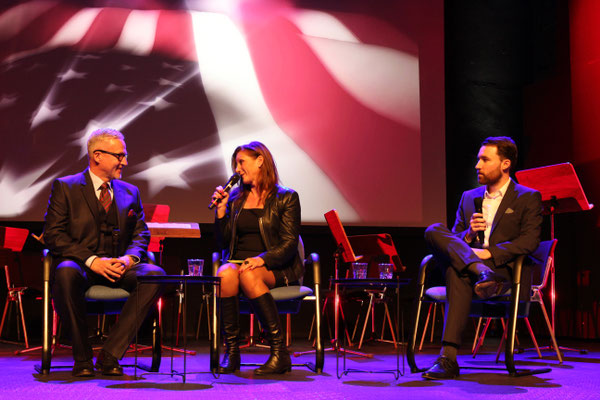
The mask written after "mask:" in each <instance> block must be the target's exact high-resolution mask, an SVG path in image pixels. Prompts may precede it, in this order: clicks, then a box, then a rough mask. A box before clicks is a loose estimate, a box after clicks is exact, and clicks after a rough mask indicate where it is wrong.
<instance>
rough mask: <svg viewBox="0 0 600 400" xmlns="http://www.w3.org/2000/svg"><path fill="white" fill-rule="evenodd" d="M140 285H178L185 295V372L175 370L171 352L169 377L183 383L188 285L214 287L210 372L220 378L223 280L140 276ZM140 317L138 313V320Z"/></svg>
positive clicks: (185, 341)
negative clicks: (220, 314)
mask: <svg viewBox="0 0 600 400" xmlns="http://www.w3.org/2000/svg"><path fill="white" fill-rule="evenodd" d="M137 284H138V285H165V284H176V285H179V290H181V291H182V293H183V350H184V351H183V372H178V371H177V370H175V369H174V368H173V350H171V372H170V373H169V374H167V375H171V376H172V375H179V376H181V377H182V378H183V383H185V379H186V374H187V357H186V356H187V353H186V351H185V350H186V347H187V335H186V329H187V312H186V311H187V310H186V307H187V287H188V285H190V284H192V285H198V284H201V285H209V286H212V287H213V290H212V297H213V306H212V310H211V319H212V328H211V329H212V337H211V340H210V372H211V373H212V374H213V376H214V377H215V378H218V377H219V374H218V369H219V329H218V328H219V320H218V317H217V301H219V300H220V298H221V278H219V277H214V276H189V275H158V276H138V278H137ZM137 310H138V299H137V297H136V311H137ZM138 315H139V313H138V312H136V318H137V316H138ZM137 342H138V336H137V333H136V335H135V344H136V347H137ZM137 368H138V361H137V352H136V353H135V370H134V376H135V377H136V378H137ZM146 374H161V373H158V372H145V373H143V374H141V375H146Z"/></svg>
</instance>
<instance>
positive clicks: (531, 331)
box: [525, 317, 542, 358]
mask: <svg viewBox="0 0 600 400" xmlns="http://www.w3.org/2000/svg"><path fill="white" fill-rule="evenodd" d="M525 325H527V330H528V331H529V336H530V337H531V341H532V342H533V346H534V347H535V351H536V352H537V353H538V357H539V358H542V352H541V351H540V346H538V342H537V340H535V335H534V333H533V329H531V324H530V323H529V318H528V317H525Z"/></svg>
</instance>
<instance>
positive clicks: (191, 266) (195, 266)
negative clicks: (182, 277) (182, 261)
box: [187, 258, 204, 276]
mask: <svg viewBox="0 0 600 400" xmlns="http://www.w3.org/2000/svg"><path fill="white" fill-rule="evenodd" d="M187 262H188V275H189V276H202V272H203V270H204V260H202V259H199V258H190V259H188V260H187Z"/></svg>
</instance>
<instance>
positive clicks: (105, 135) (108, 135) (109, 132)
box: [87, 128, 125, 158]
mask: <svg viewBox="0 0 600 400" xmlns="http://www.w3.org/2000/svg"><path fill="white" fill-rule="evenodd" d="M110 139H118V140H122V141H123V142H125V137H124V136H123V134H122V133H121V132H119V131H118V130H116V129H111V128H101V129H96V130H95V131H94V132H92V133H91V135H90V137H89V138H88V142H87V151H88V157H89V158H92V155H93V154H94V151H95V150H96V149H98V143H100V142H102V141H105V140H110Z"/></svg>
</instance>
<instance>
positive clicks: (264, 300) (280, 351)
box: [250, 293, 292, 375]
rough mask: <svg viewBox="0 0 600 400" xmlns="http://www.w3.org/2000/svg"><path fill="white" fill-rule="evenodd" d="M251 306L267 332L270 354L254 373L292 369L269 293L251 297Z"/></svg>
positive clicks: (273, 372) (277, 315)
mask: <svg viewBox="0 0 600 400" xmlns="http://www.w3.org/2000/svg"><path fill="white" fill-rule="evenodd" d="M250 302H251V303H252V308H253V309H254V312H255V313H256V316H257V317H258V320H259V321H260V324H261V325H262V327H263V329H264V330H265V331H266V333H267V339H268V341H269V345H270V346H271V356H270V357H269V359H268V360H267V362H266V363H265V364H264V365H263V366H262V367H260V368H258V369H255V370H254V373H255V374H256V375H265V374H283V373H285V372H288V371H291V370H292V360H291V359H290V354H289V352H288V350H287V347H286V346H285V337H284V334H283V330H282V329H281V322H280V321H279V313H278V312H277V305H276V304H275V300H274V299H273V296H271V293H265V294H263V295H262V296H259V297H257V298H255V299H251V300H250Z"/></svg>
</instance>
